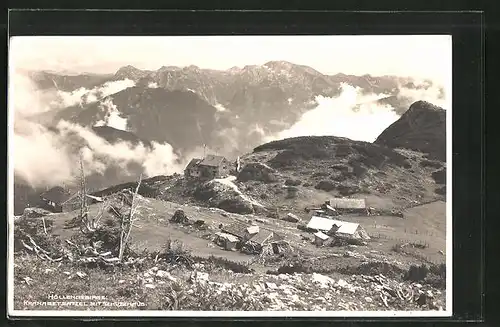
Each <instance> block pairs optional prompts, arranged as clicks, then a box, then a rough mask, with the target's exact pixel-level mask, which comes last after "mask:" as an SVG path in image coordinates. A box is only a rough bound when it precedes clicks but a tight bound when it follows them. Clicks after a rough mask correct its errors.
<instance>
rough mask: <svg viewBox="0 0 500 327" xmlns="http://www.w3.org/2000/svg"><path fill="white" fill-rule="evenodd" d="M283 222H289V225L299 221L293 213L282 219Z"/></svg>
mask: <svg viewBox="0 0 500 327" xmlns="http://www.w3.org/2000/svg"><path fill="white" fill-rule="evenodd" d="M283 220H285V221H289V222H291V223H297V222H299V221H300V219H299V217H297V216H296V215H294V214H293V213H288V214H287V215H286V216H285V217H283Z"/></svg>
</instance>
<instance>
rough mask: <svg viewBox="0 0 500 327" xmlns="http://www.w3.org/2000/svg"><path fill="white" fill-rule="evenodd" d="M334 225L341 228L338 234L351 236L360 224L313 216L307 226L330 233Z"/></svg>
mask: <svg viewBox="0 0 500 327" xmlns="http://www.w3.org/2000/svg"><path fill="white" fill-rule="evenodd" d="M333 225H337V226H339V229H338V230H337V233H342V234H350V235H352V234H354V233H355V232H356V230H357V229H358V227H359V224H358V223H351V222H348V221H342V220H334V219H329V218H324V217H317V216H312V218H311V220H310V221H309V223H308V224H307V227H308V228H312V229H317V230H320V231H329V230H330V229H332V227H333Z"/></svg>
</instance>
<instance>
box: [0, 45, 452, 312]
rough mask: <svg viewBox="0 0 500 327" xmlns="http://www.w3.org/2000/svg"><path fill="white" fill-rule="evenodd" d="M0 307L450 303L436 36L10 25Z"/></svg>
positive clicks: (445, 135) (297, 307)
mask: <svg viewBox="0 0 500 327" xmlns="http://www.w3.org/2000/svg"><path fill="white" fill-rule="evenodd" d="M8 69H9V77H8V95H9V98H8V129H9V131H8V132H9V137H8V222H9V223H8V227H9V230H8V232H9V234H8V260H9V261H8V312H9V314H10V315H15V316H37V315H39V316H44V315H45V316H51V315H53V316H56V315H57V316H64V315H66V316H71V315H77V316H88V317H92V316H96V317H106V316H178V317H181V316H190V317H196V316H207V315H210V316H255V317H259V316H281V317H283V316H287V317H294V316H303V317H305V316H321V317H335V316H339V317H340V316H341V317H348V316H372V317H375V316H377V317H395V316H407V317H408V316H412V317H415V316H428V317H429V316H436V317H439V316H451V313H452V307H451V305H452V303H451V302H452V301H451V291H452V290H451V285H452V284H451V280H452V269H451V268H452V267H451V266H452V258H451V251H452V243H451V242H452V239H451V237H452V229H453V226H452V225H451V221H452V220H451V214H452V213H451V127H452V126H451V110H452V103H451V99H452V97H451V94H452V89H451V85H452V38H451V36H450V35H318V36H316V35H300V36H294V35H266V36H258V35H252V36H250V35H230V36H229V35H228V36H216V35H213V36H14V37H11V38H10V41H9V67H8Z"/></svg>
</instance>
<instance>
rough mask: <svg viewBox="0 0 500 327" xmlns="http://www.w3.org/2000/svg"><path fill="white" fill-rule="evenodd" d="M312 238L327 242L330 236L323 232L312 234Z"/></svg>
mask: <svg viewBox="0 0 500 327" xmlns="http://www.w3.org/2000/svg"><path fill="white" fill-rule="evenodd" d="M314 236H316V237H318V238H320V239H322V240H323V241H325V240H327V239H328V238H329V237H330V236H328V235H326V234H325V233H323V232H317V233H315V234H314Z"/></svg>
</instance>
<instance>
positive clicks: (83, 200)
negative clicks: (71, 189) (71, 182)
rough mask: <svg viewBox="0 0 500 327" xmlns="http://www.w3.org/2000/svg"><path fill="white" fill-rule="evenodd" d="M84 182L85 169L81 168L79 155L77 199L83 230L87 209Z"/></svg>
mask: <svg viewBox="0 0 500 327" xmlns="http://www.w3.org/2000/svg"><path fill="white" fill-rule="evenodd" d="M86 184H87V183H86V180H85V169H84V167H83V156H82V154H81V153H80V191H79V192H78V197H79V200H80V223H81V227H82V229H83V230H85V229H86V227H87V226H88V215H89V208H88V205H87V185H86Z"/></svg>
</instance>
